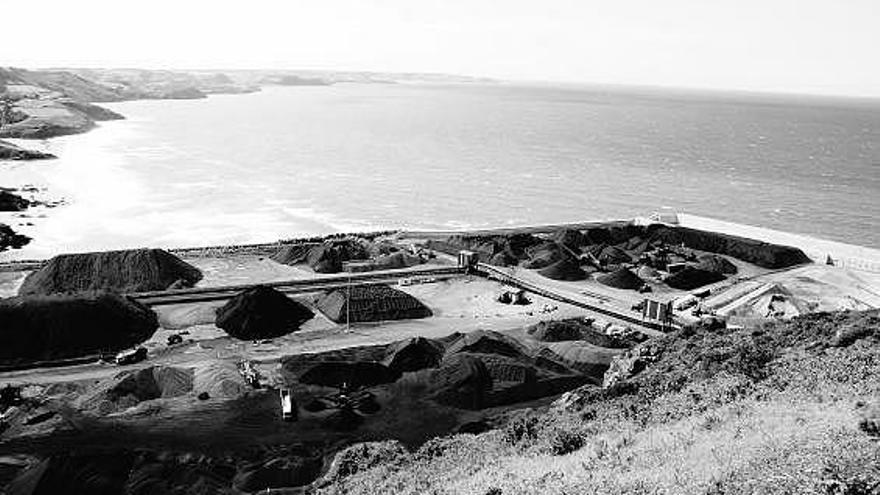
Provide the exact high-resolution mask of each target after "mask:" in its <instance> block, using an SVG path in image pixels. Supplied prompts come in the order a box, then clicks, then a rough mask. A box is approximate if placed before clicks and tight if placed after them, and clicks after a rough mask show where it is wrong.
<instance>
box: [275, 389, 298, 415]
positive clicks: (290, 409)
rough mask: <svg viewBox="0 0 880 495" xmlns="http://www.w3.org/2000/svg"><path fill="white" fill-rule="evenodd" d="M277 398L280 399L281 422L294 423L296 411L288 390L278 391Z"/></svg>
mask: <svg viewBox="0 0 880 495" xmlns="http://www.w3.org/2000/svg"><path fill="white" fill-rule="evenodd" d="M278 396H279V398H280V399H281V419H282V420H283V421H296V417H297V411H296V406H295V405H294V403H293V396H292V395H291V393H290V389H289V388H281V389H278Z"/></svg>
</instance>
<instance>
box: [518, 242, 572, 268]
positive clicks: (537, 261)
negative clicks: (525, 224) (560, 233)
mask: <svg viewBox="0 0 880 495" xmlns="http://www.w3.org/2000/svg"><path fill="white" fill-rule="evenodd" d="M526 254H527V255H528V261H526V262H525V264H524V265H523V266H524V267H526V268H530V269H533V270H538V269H541V268H546V267H548V266H550V265H552V264H554V263H556V262H558V261H561V260H562V259H563V258H564V254H563V251H562V249H561V248H560V247H559V245H558V244H556V243H555V242H550V241H548V242H544V243H542V244H539V245H537V246H532V247H530V248H529V249H528V250H526Z"/></svg>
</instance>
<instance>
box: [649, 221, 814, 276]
mask: <svg viewBox="0 0 880 495" xmlns="http://www.w3.org/2000/svg"><path fill="white" fill-rule="evenodd" d="M646 231H647V232H646V233H647V236H648V237H649V238H650V239H651V240H652V241H661V242H663V243H665V244H668V245H672V246H678V245H682V244H684V245H685V246H686V247H688V248H691V249H698V250H700V251H707V252H710V253H717V254H724V255H728V256H733V257H734V258H737V259H740V260H743V261H746V262H749V263H752V264H754V265H758V266H760V267H762V268H786V267H789V266H795V265H801V264H804V263H809V262H810V258H809V257H807V255H806V254H804V252H803V251H801V250H800V249H798V248H795V247H791V246H782V245H779V244H769V243H766V242H763V241H757V240H754V239H746V238H744V237H737V236H732V235H727V234H721V233H718V232H706V231H702V230H695V229H689V228H685V227H670V226H667V225H650V226H648V227H647V229H646Z"/></svg>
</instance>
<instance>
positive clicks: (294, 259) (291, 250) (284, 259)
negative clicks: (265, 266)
mask: <svg viewBox="0 0 880 495" xmlns="http://www.w3.org/2000/svg"><path fill="white" fill-rule="evenodd" d="M317 246H320V243H317V242H312V243H304V244H291V245H289V246H284V247H282V248H281V249H279V250H278V251H276V252H275V254H273V255H272V256H270V257H269V259H271V260H272V261H276V262H278V263H281V264H282V265H298V264H300V263H305V262H306V257H307V256H308V255H309V251H310V250H311V249H312V248H314V247H317Z"/></svg>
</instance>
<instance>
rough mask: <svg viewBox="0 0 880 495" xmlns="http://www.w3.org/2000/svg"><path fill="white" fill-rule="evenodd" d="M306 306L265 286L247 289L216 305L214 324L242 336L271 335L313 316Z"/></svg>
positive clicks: (278, 335)
mask: <svg viewBox="0 0 880 495" xmlns="http://www.w3.org/2000/svg"><path fill="white" fill-rule="evenodd" d="M314 316H315V314H314V313H312V311H311V310H309V308H307V307H305V306H303V305H302V304H300V303H299V302H297V301H294V300H292V299H290V298H289V297H287V296H285V295H284V294H282V293H281V292H278V291H277V290H275V289H272V288H270V287H265V286H257V287H253V288H251V289H248V290H246V291H244V292H242V293H240V294H238V295H236V296H235V297H233V298H232V299H230V300H229V302H227V303H226V304H225V305H224V306H223V307H221V308H218V309H217V320H216V325H217V327H219V328H222V329H223V330H225V331H226V333H228V334H229V335H231V336H233V337H235V338H237V339H241V340H254V339H272V338H275V337H281V336H282V335H287V334H289V333H291V332H294V331H296V330H298V329H299V327H300V325H302V324H303V323H305V322H306V321H308V320H310V319H311V318H312V317H314Z"/></svg>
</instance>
